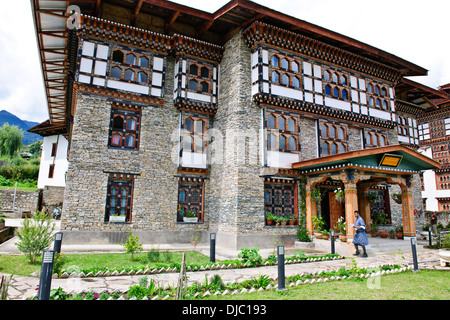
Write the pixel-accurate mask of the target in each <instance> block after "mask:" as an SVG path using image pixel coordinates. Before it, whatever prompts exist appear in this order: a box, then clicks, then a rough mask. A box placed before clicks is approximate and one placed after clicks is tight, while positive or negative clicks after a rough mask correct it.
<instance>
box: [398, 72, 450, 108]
mask: <svg viewBox="0 0 450 320" xmlns="http://www.w3.org/2000/svg"><path fill="white" fill-rule="evenodd" d="M395 95H396V97H398V98H400V99H401V100H403V101H406V102H407V103H413V104H415V105H417V106H419V107H421V108H423V109H424V110H433V109H437V108H438V106H437V104H436V102H435V101H436V100H442V99H448V95H447V93H446V92H444V91H440V90H436V89H433V88H430V87H428V86H426V85H423V84H421V83H418V82H415V81H413V80H410V79H406V78H403V79H402V81H401V82H400V83H399V84H397V85H396V86H395Z"/></svg>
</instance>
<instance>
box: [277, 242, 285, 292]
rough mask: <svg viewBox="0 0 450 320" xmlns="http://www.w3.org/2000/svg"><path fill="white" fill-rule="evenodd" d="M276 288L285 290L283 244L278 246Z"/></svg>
mask: <svg viewBox="0 0 450 320" xmlns="http://www.w3.org/2000/svg"><path fill="white" fill-rule="evenodd" d="M278 290H286V279H285V272H284V246H278Z"/></svg>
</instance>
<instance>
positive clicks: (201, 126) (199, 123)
mask: <svg viewBox="0 0 450 320" xmlns="http://www.w3.org/2000/svg"><path fill="white" fill-rule="evenodd" d="M195 132H197V133H204V132H205V122H204V121H203V120H196V121H195Z"/></svg>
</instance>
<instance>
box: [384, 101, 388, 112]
mask: <svg viewBox="0 0 450 320" xmlns="http://www.w3.org/2000/svg"><path fill="white" fill-rule="evenodd" d="M383 110H388V104H387V101H386V100H383Z"/></svg>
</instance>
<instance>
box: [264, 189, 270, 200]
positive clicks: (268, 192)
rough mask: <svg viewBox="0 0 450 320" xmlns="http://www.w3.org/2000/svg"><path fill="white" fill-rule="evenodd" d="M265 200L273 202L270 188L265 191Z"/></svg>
mask: <svg viewBox="0 0 450 320" xmlns="http://www.w3.org/2000/svg"><path fill="white" fill-rule="evenodd" d="M264 202H265V203H272V201H271V200H270V191H269V190H265V191H264Z"/></svg>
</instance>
